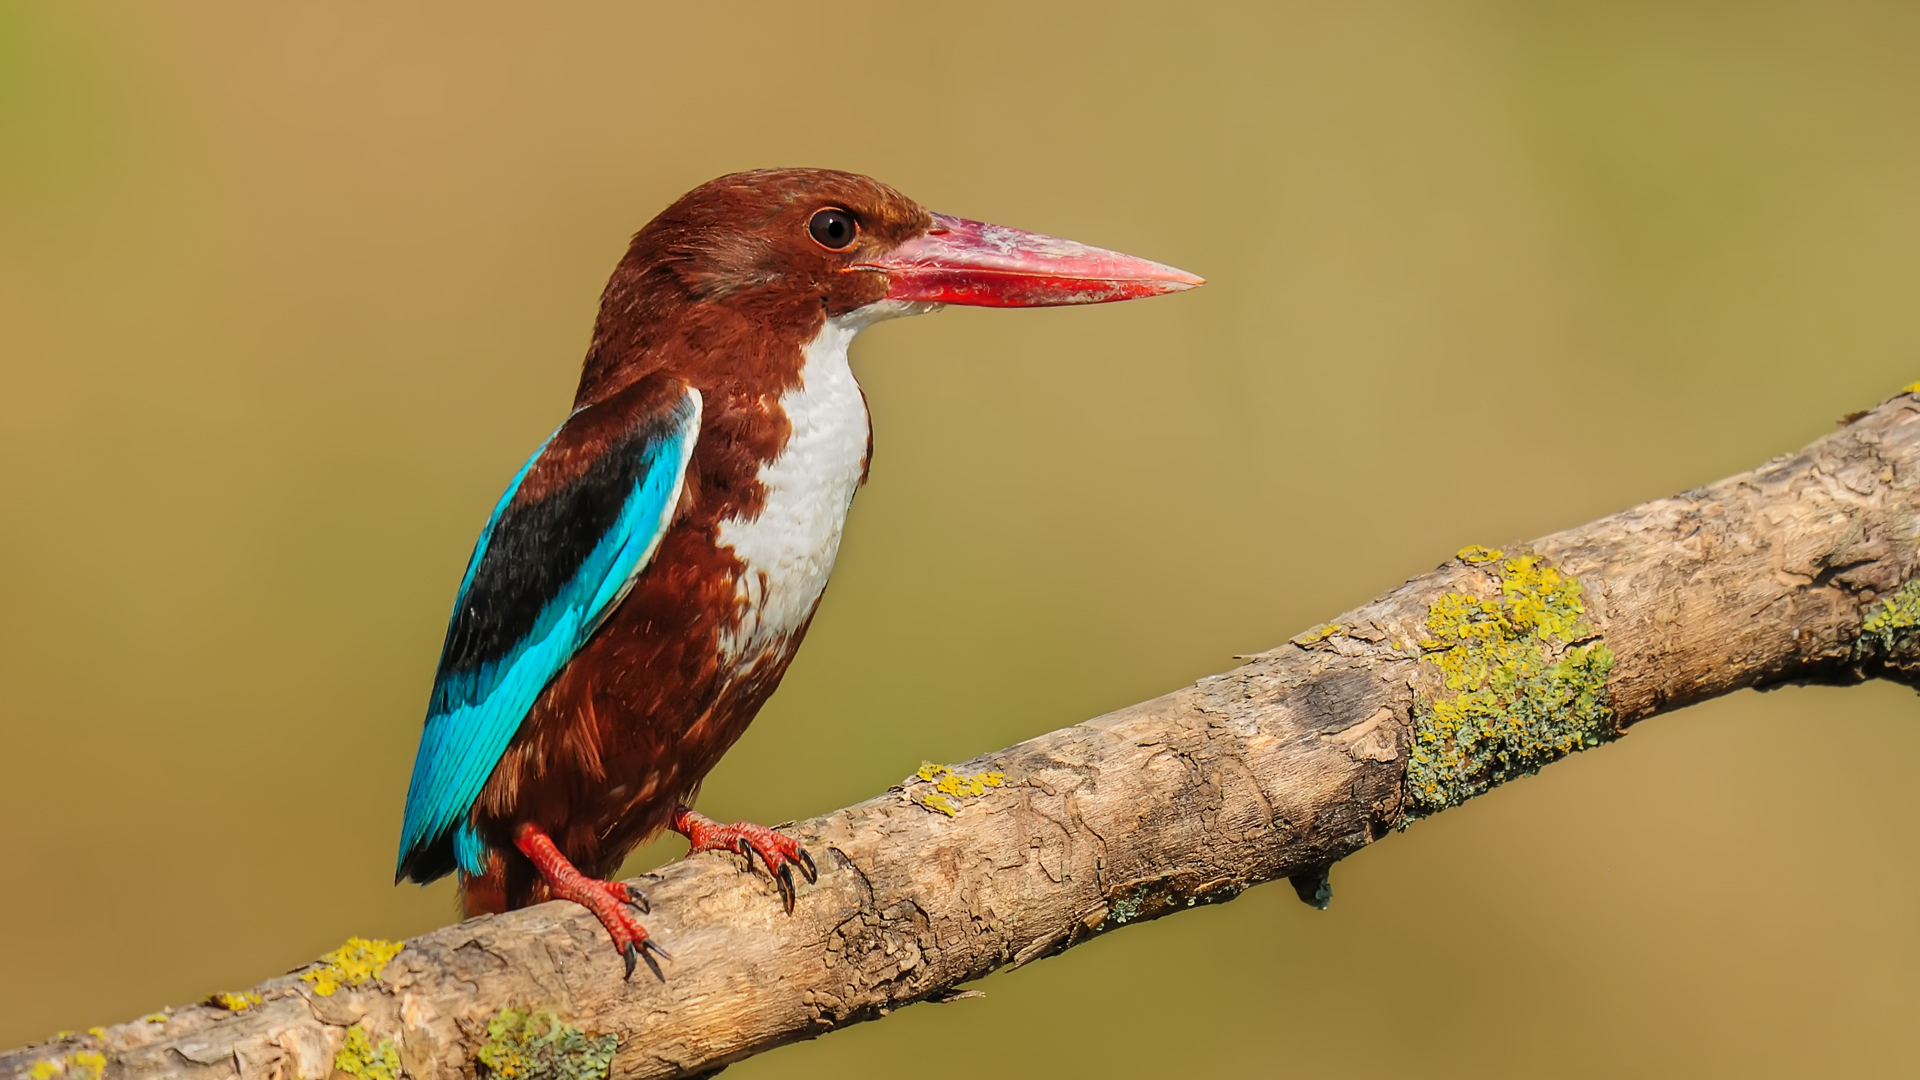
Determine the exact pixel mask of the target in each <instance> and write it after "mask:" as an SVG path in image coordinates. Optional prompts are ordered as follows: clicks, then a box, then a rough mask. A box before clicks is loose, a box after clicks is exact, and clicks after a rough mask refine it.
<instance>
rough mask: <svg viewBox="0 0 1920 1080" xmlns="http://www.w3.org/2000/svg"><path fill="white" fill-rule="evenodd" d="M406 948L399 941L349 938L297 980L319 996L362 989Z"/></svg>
mask: <svg viewBox="0 0 1920 1080" xmlns="http://www.w3.org/2000/svg"><path fill="white" fill-rule="evenodd" d="M404 948H406V946H405V945H403V944H402V943H400V942H398V941H383V940H381V939H379V938H357V937H350V938H348V939H347V943H346V944H345V945H342V946H340V947H339V948H337V949H335V950H333V951H332V952H330V953H328V954H327V955H325V956H323V957H321V958H320V966H319V967H317V968H315V969H313V970H312V971H303V972H301V973H300V981H302V982H305V983H309V984H311V985H312V986H313V992H314V993H315V994H318V995H319V996H321V997H332V996H333V993H334V991H336V990H338V989H340V988H341V987H343V986H348V987H353V986H365V985H366V984H367V983H369V982H372V981H373V980H375V979H378V978H379V977H380V973H381V972H382V971H384V970H386V966H387V961H389V960H392V959H393V958H394V957H396V956H398V955H400V950H401V949H404Z"/></svg>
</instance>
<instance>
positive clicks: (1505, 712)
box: [1407, 552, 1615, 816]
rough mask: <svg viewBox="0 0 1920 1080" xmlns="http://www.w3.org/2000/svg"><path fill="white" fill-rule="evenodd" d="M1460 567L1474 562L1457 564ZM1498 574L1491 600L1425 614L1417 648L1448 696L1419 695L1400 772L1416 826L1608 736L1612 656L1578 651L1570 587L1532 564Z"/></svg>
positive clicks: (1473, 599) (1581, 645)
mask: <svg viewBox="0 0 1920 1080" xmlns="http://www.w3.org/2000/svg"><path fill="white" fill-rule="evenodd" d="M1493 554H1494V555H1496V556H1498V557H1504V553H1498V552H1496V553H1493ZM1461 559H1462V560H1463V561H1467V562H1474V561H1476V560H1470V559H1468V558H1467V556H1466V554H1465V553H1464V552H1463V553H1462V555H1461ZM1484 561H1491V560H1484ZM1499 573H1500V581H1499V590H1500V591H1499V596H1498V598H1497V599H1490V600H1489V599H1482V598H1480V597H1478V596H1474V595H1471V594H1469V593H1464V592H1454V593H1447V594H1445V595H1443V596H1441V597H1440V598H1439V599H1437V600H1435V601H1434V602H1433V603H1432V604H1431V605H1430V606H1429V607H1428V609H1427V622H1426V628H1427V634H1428V637H1427V638H1426V639H1425V640H1423V641H1421V643H1420V646H1421V648H1422V649H1424V650H1426V652H1427V659H1428V660H1429V661H1431V662H1432V663H1433V664H1434V666H1435V667H1436V668H1438V669H1439V674H1440V676H1441V681H1442V683H1443V685H1444V686H1445V688H1446V692H1445V693H1440V694H1434V695H1431V696H1430V697H1429V696H1425V695H1423V696H1422V698H1421V700H1420V701H1419V702H1418V703H1417V706H1416V709H1415V716H1414V720H1415V724H1414V738H1413V746H1412V749H1411V752H1410V753H1409V755H1408V762H1407V789H1408V794H1409V796H1410V801H1411V809H1410V813H1411V814H1412V815H1414V816H1418V815H1420V814H1430V813H1434V812H1437V811H1439V810H1442V809H1444V808H1446V807H1448V806H1453V805H1455V804H1457V803H1460V802H1463V801H1465V800H1466V799H1469V798H1472V797H1473V796H1475V795H1478V794H1480V793H1481V792H1483V791H1486V790H1487V789H1488V788H1490V787H1493V786H1495V785H1497V784H1500V783H1504V782H1505V781H1507V780H1510V779H1512V778H1514V777H1516V776H1522V775H1526V774H1528V773H1532V772H1534V771H1536V770H1538V769H1539V768H1540V767H1541V766H1543V765H1546V764H1549V763H1551V762H1553V761H1557V760H1559V759H1560V758H1562V757H1565V756H1566V755H1568V754H1570V753H1572V752H1574V751H1575V750H1581V749H1585V748H1586V747H1589V746H1597V745H1599V744H1600V743H1601V742H1604V741H1606V740H1608V739H1611V738H1613V736H1614V734H1615V732H1614V729H1613V713H1612V710H1611V709H1610V708H1609V707H1608V705H1607V674H1608V672H1609V671H1611V670H1612V667H1613V653H1612V652H1611V651H1609V650H1608V649H1607V646H1606V644H1605V643H1604V642H1600V641H1588V640H1587V639H1588V638H1590V637H1591V636H1592V630H1591V628H1590V627H1588V626H1587V625H1586V623H1585V615H1586V607H1585V605H1584V604H1583V603H1582V602H1581V599H1580V583H1579V581H1577V580H1576V579H1574V578H1573V577H1572V576H1570V575H1566V574H1562V573H1561V572H1560V571H1559V570H1556V569H1555V568H1553V567H1552V566H1549V565H1547V564H1546V562H1545V560H1543V559H1541V558H1540V557H1539V556H1538V555H1521V556H1516V557H1514V558H1510V559H1506V561H1505V562H1503V563H1502V564H1501V566H1500V569H1499Z"/></svg>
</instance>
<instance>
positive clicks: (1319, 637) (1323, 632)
mask: <svg viewBox="0 0 1920 1080" xmlns="http://www.w3.org/2000/svg"><path fill="white" fill-rule="evenodd" d="M1339 632H1340V624H1339V623H1322V624H1320V625H1319V626H1316V627H1314V628H1313V629H1311V630H1309V631H1307V632H1306V633H1304V634H1300V635H1298V636H1297V637H1295V638H1293V639H1292V640H1293V643H1294V644H1295V645H1298V646H1300V647H1301V648H1303V649H1304V648H1306V647H1307V646H1309V645H1312V644H1315V643H1317V642H1321V641H1325V640H1327V639H1328V638H1330V637H1332V636H1333V635H1335V634H1337V633H1339Z"/></svg>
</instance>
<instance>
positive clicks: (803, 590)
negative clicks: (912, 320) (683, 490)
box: [719, 301, 937, 665]
mask: <svg viewBox="0 0 1920 1080" xmlns="http://www.w3.org/2000/svg"><path fill="white" fill-rule="evenodd" d="M936 306H937V305H932V304H908V303H901V302H899V301H881V302H880V303H877V304H868V305H867V306H866V307H863V308H858V309H856V310H853V311H850V312H848V313H847V314H845V315H841V316H837V317H835V318H830V319H828V320H827V321H826V324H825V325H824V326H822V327H821V328H820V333H819V334H818V335H816V336H815V337H814V339H813V340H812V341H810V342H808V343H807V345H806V348H805V350H804V361H803V363H802V365H801V368H800V385H799V386H796V387H794V388H793V389H792V390H789V391H787V392H786V393H785V394H782V395H781V396H780V406H781V408H783V409H784V410H786V414H787V421H788V423H789V424H790V425H791V426H792V430H791V433H790V434H789V435H788V437H787V444H786V446H784V447H782V448H781V451H780V454H779V456H778V457H776V458H774V459H773V460H772V461H769V462H767V463H766V464H764V465H762V466H760V476H759V479H760V484H761V486H762V487H763V488H765V490H766V501H765V503H764V505H763V506H762V507H761V510H760V516H759V517H757V518H754V519H753V520H751V521H748V520H745V519H743V518H737V517H736V518H728V519H726V520H725V521H722V522H721V523H720V531H719V542H720V545H721V546H722V547H726V548H731V549H732V551H733V554H734V557H735V558H737V559H739V560H740V562H741V563H742V564H744V568H743V569H742V571H741V574H740V579H739V581H738V582H737V583H736V585H735V593H734V594H735V596H736V597H737V598H738V599H739V600H740V601H741V605H740V620H739V623H738V624H737V625H735V626H733V627H730V628H726V629H723V630H722V631H721V635H720V652H721V655H722V657H723V658H724V659H725V660H726V661H728V662H729V663H730V664H735V665H747V664H752V663H753V662H755V661H756V660H758V659H759V658H760V657H762V656H764V655H767V654H768V653H770V652H773V651H775V650H777V649H780V648H782V647H784V646H785V644H786V643H787V641H788V640H789V639H790V638H791V637H792V635H793V634H794V632H795V631H797V630H799V629H800V627H801V625H802V624H804V623H805V622H806V621H807V619H809V618H810V617H812V615H813V610H814V608H815V607H816V606H818V604H819V603H820V594H821V593H822V592H824V591H825V590H826V587H827V577H828V575H830V574H831V573H833V560H834V557H835V556H836V555H838V554H839V552H840V532H841V529H842V527H843V526H844V525H845V524H846V520H847V508H848V507H850V506H852V505H853V495H854V492H855V491H856V490H857V489H858V488H859V486H860V477H861V474H862V473H863V472H864V471H865V468H866V456H867V436H868V431H869V430H870V429H869V428H868V422H867V403H866V400H865V399H864V398H862V397H861V394H860V384H859V383H857V382H855V381H854V378H853V369H852V368H851V367H849V366H848V364H847V346H848V345H850V344H852V342H853V338H854V335H855V334H857V333H859V332H860V331H861V330H862V329H863V328H865V327H867V326H871V325H872V324H874V323H876V322H879V321H881V320H883V319H892V318H899V317H901V316H903V315H918V314H920V313H921V312H924V311H931V310H933V309H934V307H936Z"/></svg>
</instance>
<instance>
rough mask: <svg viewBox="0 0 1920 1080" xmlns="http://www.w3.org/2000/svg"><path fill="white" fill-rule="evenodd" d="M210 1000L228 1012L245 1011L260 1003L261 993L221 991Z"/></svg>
mask: <svg viewBox="0 0 1920 1080" xmlns="http://www.w3.org/2000/svg"><path fill="white" fill-rule="evenodd" d="M314 992H315V993H319V991H318V990H315V991H314ZM208 1000H209V1001H211V1002H213V1003H214V1004H215V1005H218V1006H220V1007H221V1008H223V1009H225V1010H227V1011H228V1012H245V1011H246V1010H248V1009H251V1008H253V1007H254V1006H255V1005H258V1004H260V995H259V994H256V993H254V992H253V991H251V990H242V991H240V992H239V993H234V992H232V991H223V992H221V993H218V994H215V995H213V997H211V998H209V999H208Z"/></svg>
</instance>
